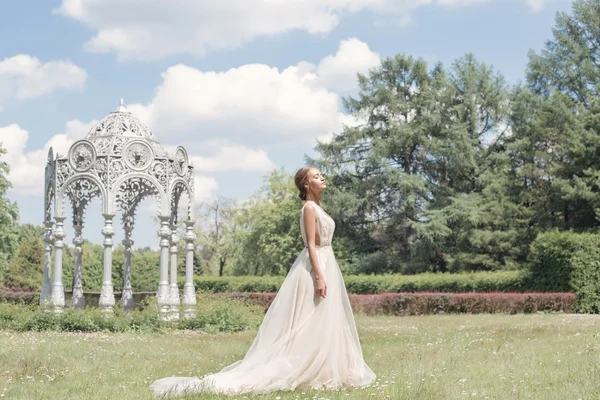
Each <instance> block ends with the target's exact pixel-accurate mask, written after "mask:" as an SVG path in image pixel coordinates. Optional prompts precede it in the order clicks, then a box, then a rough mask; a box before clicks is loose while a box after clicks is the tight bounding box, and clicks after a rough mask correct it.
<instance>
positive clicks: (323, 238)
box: [300, 201, 335, 246]
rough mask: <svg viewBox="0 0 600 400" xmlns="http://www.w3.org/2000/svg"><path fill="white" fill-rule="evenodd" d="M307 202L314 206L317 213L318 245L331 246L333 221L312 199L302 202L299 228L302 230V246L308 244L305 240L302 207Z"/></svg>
mask: <svg viewBox="0 0 600 400" xmlns="http://www.w3.org/2000/svg"><path fill="white" fill-rule="evenodd" d="M309 203H310V204H312V205H313V206H314V207H315V210H316V214H317V232H318V234H319V235H318V236H319V238H320V243H319V246H331V240H332V239H333V231H334V230H335V221H334V220H333V218H331V217H330V216H329V215H328V214H327V213H326V212H325V210H323V209H322V208H321V206H319V205H318V204H317V203H315V202H313V201H310V202H309V201H307V202H306V203H304V206H303V207H302V212H301V213H300V230H301V231H302V240H303V241H304V246H306V245H307V244H308V241H307V240H306V229H304V208H305V207H306V205H307V204H309Z"/></svg>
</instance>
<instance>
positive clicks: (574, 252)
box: [524, 231, 600, 313]
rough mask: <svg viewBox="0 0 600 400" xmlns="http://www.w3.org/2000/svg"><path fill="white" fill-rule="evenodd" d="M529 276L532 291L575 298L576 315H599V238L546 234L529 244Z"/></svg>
mask: <svg viewBox="0 0 600 400" xmlns="http://www.w3.org/2000/svg"><path fill="white" fill-rule="evenodd" d="M527 271H528V274H529V275H528V276H526V277H525V279H524V284H525V285H526V286H528V287H531V288H532V289H533V290H539V291H565V292H573V293H575V294H576V295H577V302H576V304H575V309H576V311H577V312H583V313H598V312H600V235H598V234H592V233H574V232H558V231H553V232H547V233H543V234H540V235H539V236H538V237H537V238H536V239H535V241H534V242H533V243H532V244H531V251H530V254H529V262H528V265H527Z"/></svg>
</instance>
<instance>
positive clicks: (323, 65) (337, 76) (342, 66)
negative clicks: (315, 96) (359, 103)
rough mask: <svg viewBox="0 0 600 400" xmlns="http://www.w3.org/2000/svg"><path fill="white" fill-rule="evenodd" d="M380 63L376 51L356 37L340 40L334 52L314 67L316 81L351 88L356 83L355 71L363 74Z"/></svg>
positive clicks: (344, 88)
mask: <svg viewBox="0 0 600 400" xmlns="http://www.w3.org/2000/svg"><path fill="white" fill-rule="evenodd" d="M380 64H381V59H380V57H379V54H378V53H375V52H373V51H371V49H369V46H368V45H367V44H366V43H364V42H361V41H360V40H358V39H356V38H352V39H348V40H342V42H341V43H340V47H339V49H338V51H337V53H336V54H334V55H330V56H327V57H325V58H324V59H323V60H321V62H320V63H319V66H318V67H317V69H316V74H317V76H318V79H317V82H318V84H320V85H322V86H323V87H326V88H329V89H332V90H337V91H348V90H352V89H354V88H355V87H356V85H357V77H356V75H357V73H361V74H365V73H367V72H368V71H369V70H370V69H371V68H374V67H376V66H378V65H380Z"/></svg>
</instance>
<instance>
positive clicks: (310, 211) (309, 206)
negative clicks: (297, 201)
mask: <svg viewBox="0 0 600 400" xmlns="http://www.w3.org/2000/svg"><path fill="white" fill-rule="evenodd" d="M302 211H303V212H304V215H308V216H311V215H315V214H316V213H317V211H316V207H315V205H314V203H313V202H312V201H307V202H305V203H304V205H303V206H302Z"/></svg>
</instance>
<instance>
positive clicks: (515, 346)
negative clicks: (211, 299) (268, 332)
mask: <svg viewBox="0 0 600 400" xmlns="http://www.w3.org/2000/svg"><path fill="white" fill-rule="evenodd" d="M356 320H357V324H358V327H359V334H360V338H361V342H362V344H363V352H364V355H365V358H366V360H367V363H368V364H369V366H370V367H371V368H372V369H373V370H374V371H375V372H376V373H377V374H378V381H377V383H376V384H374V385H372V386H371V387H369V388H365V389H353V390H351V389H347V390H341V391H339V392H335V391H316V392H291V393H283V392H279V393H271V394H268V395H262V396H237V397H232V398H237V399H245V398H256V399H278V398H280V399H281V400H284V399H394V400H396V399H436V400H443V399H457V398H458V399H467V398H468V399H486V398H488V399H544V400H552V399H557V400H558V399H560V400H565V399H598V398H600V352H599V350H598V347H600V336H596V335H598V334H600V316H598V315H565V314H537V315H535V314H534V315H523V314H520V315H489V314H487V315H484V314H482V315H432V316H421V317H365V316H357V317H356ZM255 332H256V331H255V330H250V331H244V332H238V333H234V334H212V335H208V334H203V333H199V332H196V331H175V330H174V331H168V332H167V333H104V332H95V333H85V334H83V333H59V332H52V331H48V332H24V333H18V332H11V331H0V394H3V395H4V396H1V397H0V398H2V399H27V400H31V399H57V398H60V399H123V400H128V399H151V398H152V396H151V392H150V391H149V389H148V387H149V385H150V383H152V382H153V381H154V380H155V379H157V378H161V377H165V376H171V375H181V376H194V375H199V376H202V375H203V374H205V373H208V372H214V371H218V370H219V369H220V368H222V367H223V366H225V365H227V364H230V363H232V362H234V361H236V360H238V359H239V358H241V357H243V355H244V354H245V352H246V350H247V349H248V346H249V345H250V343H251V341H252V339H253V338H254V335H255ZM315 340H318V338H315ZM192 398H193V399H218V398H220V397H219V396H214V395H199V396H193V397H187V399H192Z"/></svg>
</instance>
